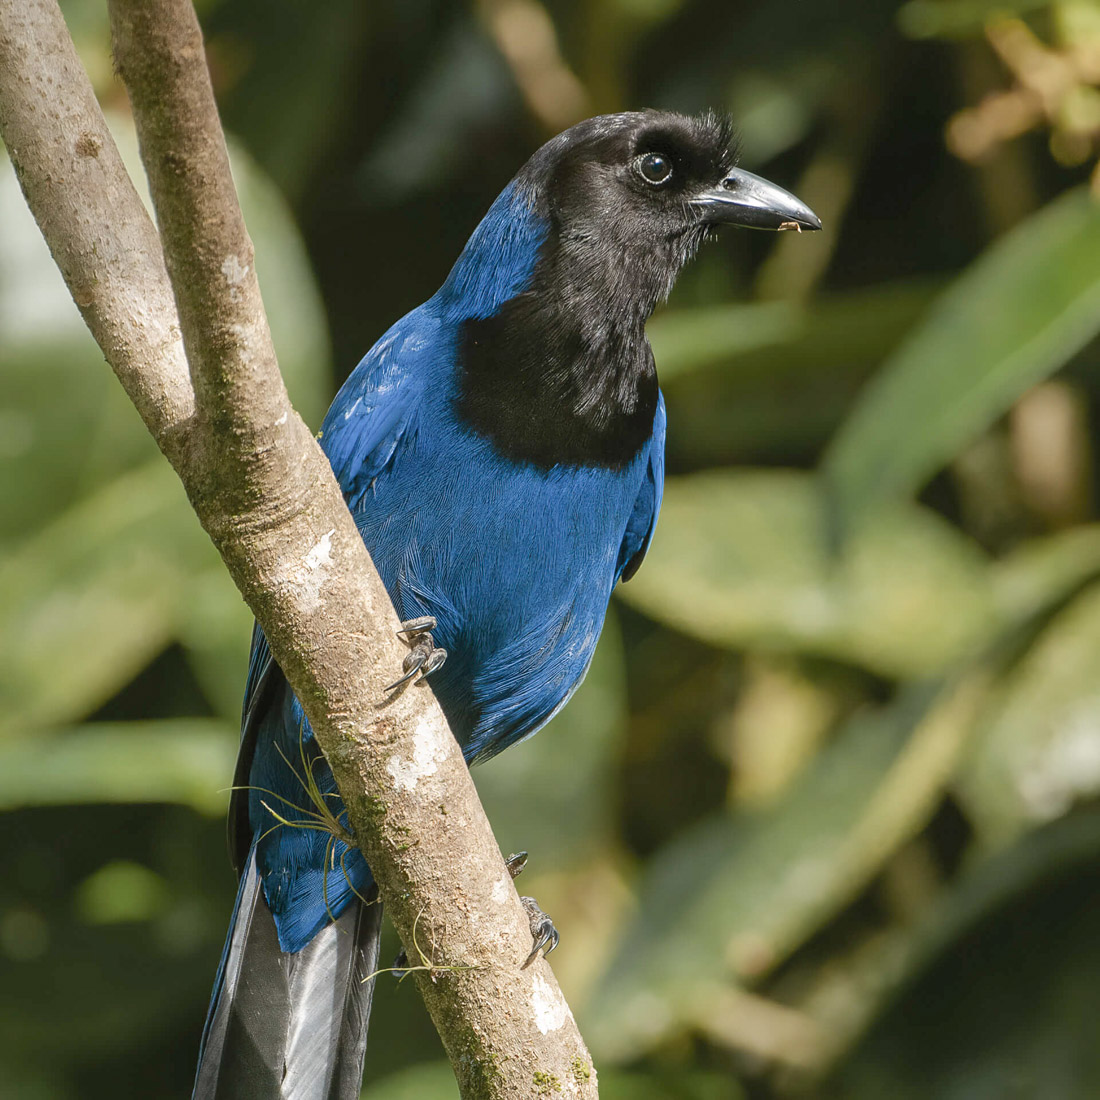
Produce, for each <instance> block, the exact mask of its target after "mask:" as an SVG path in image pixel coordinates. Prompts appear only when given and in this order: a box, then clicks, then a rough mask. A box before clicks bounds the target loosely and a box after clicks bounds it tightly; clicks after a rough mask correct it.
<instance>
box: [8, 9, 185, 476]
mask: <svg viewBox="0 0 1100 1100" xmlns="http://www.w3.org/2000/svg"><path fill="white" fill-rule="evenodd" d="M0 16H2V18H0V81H2V83H3V89H2V94H0V134H2V135H3V138H4V144H5V145H6V146H7V148H8V153H9V154H10V156H11V159H12V163H13V164H14V165H15V170H16V172H17V173H18V175H19V183H20V185H21V186H22V188H23V193H24V194H25V195H26V197H27V203H28V205H29V206H30V208H31V210H32V211H33V212H34V215H35V217H36V218H37V219H38V223H39V226H40V227H41V229H42V232H43V235H44V236H45V238H46V242H47V243H48V244H49V246H50V251H51V252H52V253H53V258H54V261H55V262H56V264H57V266H58V267H59V268H60V269H61V274H62V275H63V276H64V278H65V282H66V284H67V285H68V287H69V292H70V293H71V294H72V296H73V300H74V301H75V302H76V304H77V307H78V308H79V309H80V312H81V314H82V315H83V317H84V321H85V323H86V324H87V326H88V328H89V329H90V330H91V332H92V335H93V336H94V337H95V339H96V343H98V344H99V346H100V347H101V348H102V349H103V354H104V355H105V356H106V357H107V361H108V362H109V363H110V364H111V366H112V367H113V368H114V370H115V373H116V374H117V375H118V379H119V381H120V382H121V383H122V386H123V388H124V389H125V390H126V393H127V395H128V396H129V398H130V400H131V401H132V402H133V403H134V405H135V407H136V408H137V410H138V412H139V413H140V414H141V418H142V420H144V421H145V425H146V427H147V428H148V429H149V431H150V433H151V434H152V436H153V438H154V439H155V440H156V441H157V443H158V444H159V445H160V447H161V449H162V450H163V451H164V452H165V454H166V455H168V457H169V458H170V459H173V460H175V459H176V458H177V457H178V455H179V451H180V448H181V446H182V443H183V439H184V437H185V436H186V433H187V430H188V427H189V422H190V420H191V417H192V414H193V413H194V409H195V399H194V395H193V394H192V391H191V382H190V380H189V379H188V376H187V361H186V359H185V358H184V354H183V345H182V344H181V343H180V340H179V326H178V324H177V322H176V311H175V304H174V302H173V299H172V287H171V285H170V284H169V282H168V273H167V272H166V271H165V269H164V256H163V254H162V252H161V246H160V239H159V238H158V237H157V231H156V229H155V227H154V226H153V223H152V221H151V220H150V218H149V215H148V214H147V213H146V212H145V207H144V206H143V205H142V202H141V199H140V198H139V197H138V193H137V191H136V190H135V189H134V185H133V183H132V182H131V180H130V177H129V176H128V175H127V174H126V169H125V168H124V167H123V165H122V159H121V157H120V156H119V153H118V149H117V148H116V146H115V143H114V140H113V139H112V137H111V134H110V132H109V131H108V129H107V124H106V122H105V121H104V118H103V112H102V111H101V110H100V109H99V104H98V103H97V102H96V98H95V93H94V92H93V91H92V86H91V84H90V83H89V82H88V78H87V76H86V75H85V73H84V69H83V67H82V66H81V64H80V60H79V58H78V57H77V56H76V50H75V49H74V48H73V42H72V39H71V38H70V37H69V32H68V30H67V28H66V27H65V23H64V21H63V20H62V18H61V14H60V13H59V12H58V11H57V9H56V5H55V4H53V3H49V4H46V3H41V2H37V0H35V2H30V0H28V2H27V3H20V2H19V0H3V3H0Z"/></svg>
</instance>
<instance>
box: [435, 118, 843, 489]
mask: <svg viewBox="0 0 1100 1100" xmlns="http://www.w3.org/2000/svg"><path fill="white" fill-rule="evenodd" d="M736 159H737V156H736V148H735V145H734V142H733V133H732V128H731V126H730V124H729V123H728V122H727V121H724V120H722V119H720V118H718V117H717V116H716V115H713V114H707V115H702V116H699V117H697V118H688V117H686V116H684V115H678V114H672V113H670V112H667V111H641V112H638V113H632V114H619V115H602V116H600V117H598V118H592V119H588V120H587V121H586V122H581V123H579V124H578V125H576V126H574V127H572V128H571V129H569V130H566V131H565V133H563V134H559V135H558V136H557V137H556V138H554V139H553V140H551V141H549V142H547V143H546V144H545V145H544V146H543V147H542V148H541V149H539V151H538V152H537V153H535V155H534V156H533V157H532V158H531V159H530V160H529V161H528V162H527V164H525V165H524V167H523V168H522V169H521V170H520V172H519V174H518V175H517V176H516V178H515V180H514V181H513V183H512V185H511V186H510V187H509V188H507V189H506V190H505V192H504V193H503V194H502V195H501V198H500V199H498V201H497V203H495V204H494V207H493V209H492V210H491V211H490V213H489V215H487V217H486V219H485V220H484V221H483V222H482V225H481V226H479V228H478V230H477V231H476V232H475V234H474V236H473V237H472V238H471V240H470V243H469V244H468V245H467V247H466V250H465V251H464V253H463V256H462V258H461V259H460V260H459V263H458V264H456V267H455V272H452V275H451V277H450V279H449V280H448V283H447V284H446V288H445V289H447V288H449V289H447V293H448V294H449V298H448V301H450V302H452V303H453V302H455V301H457V302H458V304H459V307H461V306H462V305H463V303H465V305H466V307H467V310H468V311H467V312H466V313H465V318H466V319H465V320H464V322H463V323H462V329H461V332H462V339H461V345H460V354H459V362H460V389H459V393H458V399H457V410H458V415H459V419H460V420H461V421H462V422H463V423H464V424H465V425H466V426H467V427H469V428H470V429H472V430H473V431H475V432H476V433H478V434H479V435H481V436H483V437H484V438H486V439H488V440H490V441H491V442H492V443H493V445H494V446H495V448H496V449H497V451H498V452H499V453H500V454H501V455H502V456H504V457H506V458H508V459H511V460H513V461H517V462H525V463H531V464H533V465H535V466H538V467H543V468H550V467H553V466H557V465H587V466H601V467H608V468H612V469H615V468H622V467H625V466H627V465H629V464H630V463H631V462H633V461H634V459H635V458H636V456H637V455H639V454H640V452H641V450H642V448H643V447H644V445H645V443H646V441H647V440H648V439H649V437H650V436H651V434H652V432H653V424H654V416H655V414H656V410H657V402H658V389H657V375H656V370H655V367H654V363H653V354H652V352H651V351H650V348H649V344H648V342H647V341H646V338H645V322H646V319H647V318H648V317H649V315H650V313H652V311H653V308H654V306H656V304H657V303H658V302H659V301H660V300H661V299H662V298H664V297H665V296H666V295H667V294H668V292H669V290H671V288H672V284H673V282H674V281H675V279H676V276H677V274H678V273H679V271H680V268H681V267H683V265H684V263H685V262H686V261H687V260H688V259H690V257H691V256H692V254H693V253H694V252H695V250H696V248H697V247H698V245H699V243H700V242H701V241H702V240H703V238H704V237H705V236H706V235H707V234H708V233H709V232H710V231H711V230H712V229H713V228H714V227H715V226H717V225H719V224H732V225H744V226H751V227H753V228H772V229H782V228H787V227H790V228H806V229H819V228H820V227H821V223H820V222H819V221H818V220H817V218H816V216H815V215H814V214H813V212H812V211H810V210H809V209H808V208H807V207H806V206H804V205H803V204H802V203H801V202H799V201H798V199H796V198H795V197H794V196H793V195H791V194H789V193H788V192H786V191H784V190H782V188H779V187H776V186H775V185H774V184H770V183H768V182H767V181H766V180H762V179H759V178H758V177H756V176H753V175H751V174H750V173H748V172H743V171H741V170H740V169H738V168H737V167H736ZM516 200H518V202H519V208H520V210H522V213H517V209H516V206H515V205H514V203H515V201H516ZM517 222H518V223H521V224H520V225H519V226H517ZM536 230H537V231H536ZM524 242H526V243H527V244H526V245H525V243H524ZM527 245H529V247H527ZM524 256H526V257H527V260H528V261H529V263H527V264H525V263H523V262H522V260H523V258H524ZM487 267H489V268H491V271H492V273H493V278H492V279H489V280H487V279H486V278H485V272H486V268H487ZM474 272H476V273H477V274H476V275H475V274H472V273H474ZM488 282H491V283H492V287H493V290H494V291H495V292H496V293H500V291H501V288H507V296H506V297H505V298H504V300H503V301H499V300H495V293H492V294H490V293H484V292H483V288H484V286H485V285H486V284H487V283H488ZM472 287H476V288H479V289H478V290H477V291H476V292H475V291H472V290H471V289H470V288H472ZM485 302H489V303H491V305H492V308H491V309H486V308H485ZM451 308H454V307H453V306H452V307H451Z"/></svg>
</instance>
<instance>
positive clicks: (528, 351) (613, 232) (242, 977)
mask: <svg viewBox="0 0 1100 1100" xmlns="http://www.w3.org/2000/svg"><path fill="white" fill-rule="evenodd" d="M737 162H738V149H737V143H736V141H735V138H734V132H733V128H732V125H731V124H730V122H729V120H728V119H727V118H725V117H724V116H720V115H718V114H715V113H712V112H708V113H704V114H701V115H697V116H687V115H683V114H679V113H675V112H671V111H665V110H656V109H649V110H644V111H636V112H624V113H620V114H611V115H601V116H597V117H595V118H591V119H588V120H586V121H583V122H580V123H578V124H577V125H574V126H572V127H571V128H569V129H567V130H565V131H564V132H563V133H561V134H559V135H558V136H557V137H554V138H552V139H551V140H550V141H548V142H547V143H546V144H544V145H543V146H542V147H541V148H539V149H538V150H537V151H536V152H535V153H534V154H533V155H532V156H531V158H530V159H529V160H528V161H527V163H526V164H525V165H524V166H523V167H522V168H521V169H520V171H519V172H518V173H517V174H516V176H515V177H514V178H513V179H512V180H511V182H509V183H508V184H507V186H505V187H504V189H503V191H501V193H500V194H499V196H498V197H497V198H496V200H495V201H494V202H493V204H492V205H491V206H490V208H489V210H488V212H487V213H486V215H485V217H484V218H483V219H482V221H481V222H480V223H479V224H478V225H477V227H476V228H475V229H474V231H473V233H472V235H471V236H470V238H469V240H468V242H467V243H466V246H465V247H464V249H463V250H462V253H461V254H460V255H459V257H458V259H457V261H456V262H455V264H454V266H453V268H452V269H451V271H450V273H449V275H448V276H447V278H446V280H445V281H444V283H443V285H442V286H441V287H440V288H439V290H438V291H437V292H436V293H435V294H434V295H433V296H432V297H431V298H429V299H428V300H427V301H426V302H424V303H423V304H422V305H421V306H419V307H418V308H416V309H414V310H412V312H410V313H409V314H407V315H406V316H405V317H403V318H402V319H401V320H399V321H398V322H397V323H396V324H395V325H393V326H392V327H391V328H390V329H389V330H388V331H387V332H386V333H385V334H384V335H383V336H382V337H381V338H380V339H379V340H378V342H377V343H376V344H375V345H374V346H373V347H372V348H371V349H370V351H369V352H368V353H367V354H366V356H364V358H363V359H362V361H361V362H360V363H359V365H358V366H357V367H356V369H355V370H354V371H353V372H352V374H351V375H350V376H349V377H348V380H347V381H346V382H345V384H344V385H343V387H342V388H341V389H340V391H339V393H338V394H337V396H336V398H335V400H334V402H333V404H332V406H331V408H330V409H329V411H328V414H327V415H326V417H325V419H324V422H323V424H322V427H321V431H320V433H319V439H320V444H321V447H322V449H323V450H324V452H325V454H326V455H327V457H328V460H329V462H330V464H331V466H332V469H333V472H334V473H335V475H336V478H337V481H338V482H339V484H340V487H341V489H342V491H343V495H344V499H345V501H346V502H347V506H348V508H349V509H350V511H351V513H352V515H353V517H354V518H355V522H356V525H357V527H358V529H359V532H360V533H361V535H362V537H363V541H364V543H365V544H366V547H367V549H368V551H369V552H370V555H371V558H372V559H373V561H374V563H375V566H376V567H377V569H378V571H379V573H380V575H381V578H382V580H383V582H384V584H385V586H386V590H387V592H388V593H389V595H390V598H391V600H392V601H393V604H394V606H395V608H396V609H397V612H398V615H399V618H400V619H401V620H402V623H403V627H402V629H403V636H404V638H405V639H406V641H407V642H408V644H409V651H408V656H407V657H406V659H405V662H404V666H403V669H402V671H401V675H400V676H399V678H398V680H397V681H396V682H395V685H394V687H395V689H396V690H399V689H400V688H399V686H398V685H400V684H402V683H403V682H405V681H407V680H408V679H409V678H410V677H422V676H426V677H427V683H429V684H430V686H431V688H432V689H433V690H434V692H435V695H436V697H437V699H438V701H439V703H440V705H441V707H442V709H443V712H444V714H445V715H446V717H447V720H448V722H449V724H450V727H451V729H452V731H453V732H454V735H455V737H456V738H457V740H458V742H459V743H460V745H461V747H462V750H463V753H464V755H465V758H466V760H467V762H468V763H469V764H471V765H472V764H475V763H480V762H482V761H485V760H488V759H489V758H490V757H492V756H494V755H496V754H497V753H499V752H500V751H501V750H503V749H505V748H507V747H508V746H510V745H513V744H515V743H516V742H518V741H521V740H523V739H524V738H526V737H529V736H531V735H532V734H533V733H535V732H536V731H537V730H538V729H540V728H541V727H542V726H544V725H545V724H546V723H547V722H548V721H549V720H550V719H551V718H552V717H553V716H554V715H555V714H557V713H558V711H559V710H561V708H562V707H563V706H565V704H566V703H567V702H568V700H569V698H570V696H571V695H572V694H573V692H574V691H575V690H576V689H577V687H578V685H579V684H580V683H581V681H582V680H583V679H584V675H585V673H586V671H587V669H588V666H589V663H590V662H591V660H592V655H593V651H594V650H595V647H596V642H597V639H598V637H599V635H600V631H601V628H602V625H603V620H604V617H605V614H606V611H607V606H608V601H609V599H610V597H611V593H612V589H613V588H614V587H615V585H616V584H617V583H619V582H620V581H627V580H629V579H630V578H631V577H632V576H633V575H634V574H635V573H636V572H637V570H638V568H639V566H640V565H641V563H642V559H643V558H644V557H645V554H646V550H647V548H648V547H649V544H650V541H651V539H652V538H653V532H654V527H655V524H656V522H657V514H658V511H659V509H660V505H661V496H662V492H663V486H664V444H665V427H666V415H665V405H664V400H663V397H662V395H661V391H660V388H659V385H658V380H657V373H656V367H655V364H654V359H653V353H652V351H651V349H650V346H649V343H648V341H647V339H646V334H645V325H646V321H647V319H648V318H649V316H650V314H651V313H652V312H653V310H654V308H655V307H656V306H657V305H658V304H659V303H660V302H662V301H663V300H664V299H665V298H666V297H667V296H668V294H669V292H670V291H671V289H672V286H673V283H674V281H675V279H676V276H677V274H678V273H679V272H680V270H681V268H682V267H683V266H684V264H685V263H687V262H688V260H689V259H691V257H692V256H693V255H694V254H695V252H696V250H697V249H698V247H699V245H700V244H701V243H702V242H703V240H704V239H706V238H707V237H709V236H710V235H711V234H712V233H713V232H714V231H715V230H716V229H717V228H718V227H720V226H723V225H732V226H741V227H747V228H756V229H772V230H779V229H798V230H803V229H806V230H816V229H820V228H821V223H820V221H819V220H818V218H817V216H816V215H815V214H814V213H813V212H812V211H811V210H810V209H809V207H807V206H806V205H805V204H804V203H803V202H801V201H800V200H799V199H797V198H796V197H795V196H794V195H792V194H791V193H790V192H788V191H786V190H784V189H783V188H781V187H779V186H777V185H775V184H773V183H771V182H769V181H767V180H765V179H762V178H761V177H759V176H756V175H754V174H752V173H750V172H748V171H746V170H744V169H743V168H740V167H739V166H738V163H737ZM241 725H242V734H241V746H240V752H239V757H238V762H237V769H236V776H235V780H234V793H233V796H232V801H231V805H230V846H231V853H232V856H233V861H234V865H235V867H236V870H237V872H238V875H239V876H240V877H239V889H238V893H237V898H236V903H235V906H234V910H233V917H232V923H231V926H230V930H229V934H228V938H227V940H226V944H225V948H224V950H223V954H222V958H221V962H220V965H219V968H218V973H217V978H216V981H215V987H214V992H213V996H212V999H211V1003H210V1009H209V1012H208V1016H207V1020H206V1025H205V1028H204V1032H203V1038H202V1044H201V1049H200V1056H199V1066H198V1071H197V1075H196V1081H195V1087H194V1093H193V1096H194V1097H195V1100H215V1098H226V1097H236V1098H257V1100H259V1098H265V1100H266V1098H269V1097H270V1098H275V1097H278V1098H280V1100H291V1098H293V1100H346V1098H351V1097H358V1096H359V1092H360V1088H361V1082H362V1073H363V1062H364V1057H365V1050H366V1039H367V1024H368V1021H369V1016H370V1003H371V996H372V992H373V986H374V981H373V978H371V980H364V979H367V978H368V977H369V976H370V975H372V974H373V973H374V970H375V967H376V963H377V956H378V940H379V933H380V925H381V915H382V906H381V903H380V902H379V901H378V897H377V890H376V888H375V886H374V883H373V880H372V878H371V873H370V870H369V868H368V866H367V864H366V862H365V860H364V858H363V856H362V854H361V853H360V852H359V850H358V849H357V848H356V847H355V845H354V836H353V835H352V834H351V832H350V829H349V827H348V825H347V818H346V813H345V811H344V808H343V804H342V803H341V802H340V800H339V795H338V792H337V791H336V787H335V783H334V781H333V778H332V773H331V772H330V771H329V769H328V766H327V764H326V763H325V761H324V758H323V756H322V755H321V753H320V750H319V749H318V747H317V744H316V742H315V740H314V738H313V734H312V731H311V729H310V727H309V723H308V721H307V719H306V717H305V715H304V713H303V711H302V708H301V705H300V704H299V702H298V700H297V699H296V698H295V696H294V693H293V691H292V690H291V688H290V686H289V685H288V683H287V681H286V679H285V677H284V676H283V674H282V672H281V670H280V669H279V667H278V665H277V664H276V663H275V662H274V660H273V659H272V656H271V653H270V651H269V649H268V646H267V642H266V639H265V638H264V634H263V631H262V630H261V629H260V627H259V626H258V625H257V626H256V627H255V628H254V632H253V640H252V650H251V657H250V663H249V670H248V677H247V681H246V685H245V698H244V705H243V710H242V724H241ZM311 792H312V796H311ZM317 806H322V807H326V808H328V809H329V811H330V817H329V818H327V819H325V821H321V822H320V823H318V821H317V816H318V815H317V813H316V810H315V808H316V807H317ZM303 815H304V816H303ZM322 816H323V815H322ZM326 822H327V824H326ZM530 912H531V915H532V933H533V935H534V936H535V948H534V950H535V951H536V952H537V951H538V950H539V949H540V948H547V949H552V947H553V946H554V945H555V944H556V942H557V932H556V930H554V929H553V925H552V923H551V922H550V921H549V919H548V918H546V917H545V915H544V914H542V913H541V911H540V910H538V908H537V906H535V905H533V903H532V906H531V907H530Z"/></svg>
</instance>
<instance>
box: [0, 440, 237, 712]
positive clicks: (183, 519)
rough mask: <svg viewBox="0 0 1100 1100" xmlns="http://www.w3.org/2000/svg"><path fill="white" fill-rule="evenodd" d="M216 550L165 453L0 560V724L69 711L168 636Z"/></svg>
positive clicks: (79, 708)
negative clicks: (191, 585) (0, 627)
mask: <svg viewBox="0 0 1100 1100" xmlns="http://www.w3.org/2000/svg"><path fill="white" fill-rule="evenodd" d="M216 561H217V554H216V552H215V551H214V548H213V546H211V544H210V542H209V540H208V539H207V537H206V535H205V533H204V532H203V530H202V528H201V527H200V526H199V523H198V520H196V519H195V516H194V514H193V513H192V512H191V509H190V507H189V506H188V504H187V500H186V497H185V496H184V493H183V489H182V487H181V486H180V484H179V482H178V480H177V479H176V476H175V474H174V473H173V472H172V470H171V468H170V467H169V466H168V464H167V463H166V462H164V461H163V460H160V459H155V460H154V461H153V462H152V463H151V464H149V465H148V466H145V467H143V468H140V469H138V470H135V471H134V472H132V473H129V474H126V475H124V476H123V477H120V478H117V479H116V480H114V481H113V482H111V483H110V484H109V485H107V486H106V487H105V488H103V489H101V490H100V491H99V492H97V493H95V494H93V495H92V496H90V497H88V498H87V499H85V500H84V501H82V502H80V503H79V504H76V505H74V506H73V507H72V508H70V509H69V510H68V511H66V512H65V513H63V514H62V515H61V516H59V517H58V518H57V519H56V520H55V521H54V522H53V523H52V524H50V525H49V526H47V527H46V528H44V529H43V530H42V531H41V532H39V533H38V534H37V535H35V536H34V537H32V538H31V539H29V540H27V541H26V542H25V543H23V544H22V545H20V546H19V548H18V549H17V550H15V551H14V552H12V553H10V554H9V555H7V556H6V557H5V558H2V559H0V621H2V622H3V623H4V627H5V629H4V631H3V633H2V634H0V701H2V711H3V715H2V718H0V728H2V729H5V730H10V729H18V728H19V727H20V726H22V725H27V724H29V725H41V724H45V723H49V722H65V721H73V720H74V719H77V718H79V717H80V716H82V715H84V714H87V713H88V712H89V711H91V710H94V709H95V708H96V707H97V706H99V705H100V704H102V703H104V702H106V700H107V699H109V698H110V697H111V696H112V695H113V694H114V693H115V692H116V691H118V690H119V689H120V688H121V687H123V686H124V685H125V684H126V683H128V682H129V681H130V679H132V678H133V676H134V675H135V674H136V673H137V672H138V671H140V669H141V668H143V667H144V666H145V665H146V664H148V662H149V661H150V660H151V659H152V658H153V657H154V656H155V655H156V654H157V653H159V652H160V651H161V650H162V649H163V648H164V647H165V646H166V645H167V644H168V642H169V641H170V640H171V639H172V638H173V637H174V636H175V633H176V630H177V626H178V623H179V621H180V618H181V616H182V614H183V609H184V607H185V606H186V603H187V599H188V595H187V586H186V581H187V578H188V577H189V576H190V575H192V574H194V573H198V572H202V571H204V570H206V569H209V568H211V567H212V566H213V565H214V564H215V563H216Z"/></svg>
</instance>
